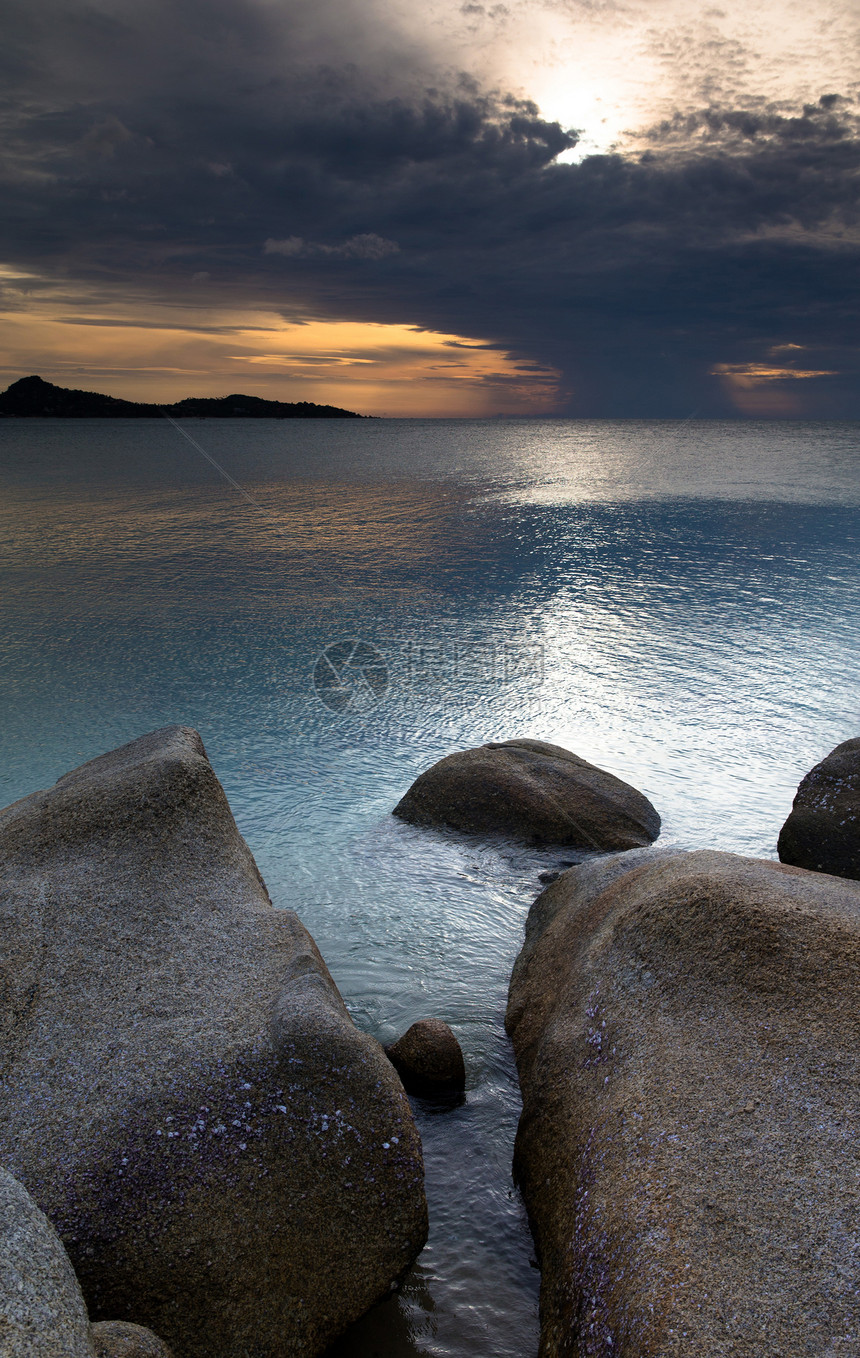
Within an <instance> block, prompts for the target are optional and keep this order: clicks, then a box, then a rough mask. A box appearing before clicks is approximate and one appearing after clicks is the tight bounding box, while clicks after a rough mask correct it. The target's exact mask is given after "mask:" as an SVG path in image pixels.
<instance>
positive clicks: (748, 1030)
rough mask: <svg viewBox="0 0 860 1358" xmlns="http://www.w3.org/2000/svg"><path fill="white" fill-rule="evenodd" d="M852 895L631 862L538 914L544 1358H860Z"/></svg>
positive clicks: (531, 1010)
mask: <svg viewBox="0 0 860 1358" xmlns="http://www.w3.org/2000/svg"><path fill="white" fill-rule="evenodd" d="M858 1012H860V887H858V886H856V885H855V884H854V883H851V882H847V881H840V880H838V879H836V878H832V877H825V876H822V875H820V874H816V873H810V872H806V871H803V870H801V869H799V868H793V867H786V866H783V865H781V864H777V863H772V862H765V861H762V860H756V859H748V858H741V857H736V856H734V855H730V854H722V853H712V852H697V853H678V854H675V853H672V852H670V851H665V850H664V851H654V850H652V851H650V852H642V851H638V852H634V853H630V854H620V855H618V856H617V857H615V858H606V859H603V860H600V861H593V862H590V863H586V864H582V865H580V866H579V867H575V868H572V869H571V870H570V871H569V872H567V873H565V875H564V876H563V877H561V878H559V879H558V881H556V882H554V883H553V884H552V885H551V886H549V887H548V888H547V890H546V891H544V892H543V893H542V895H541V896H540V897H539V898H538V900H537V901H536V902H535V905H534V906H533V907H532V911H531V913H530V916H529V922H528V928H527V935H526V942H525V946H524V948H523V951H522V953H521V955H520V957H519V959H518V961H517V964H516V967H515V970H514V974H513V978H512V982H511V989H510V997H509V1007H508V1016H507V1024H508V1030H509V1032H510V1034H511V1036H512V1038H513V1042H514V1047H515V1052H516V1059H517V1066H518V1070H519V1074H520V1081H521V1085H522V1091H523V1113H522V1118H521V1122H520V1127H519V1131H518V1136H517V1145H516V1160H515V1169H516V1174H517V1177H518V1179H519V1182H520V1184H521V1186H522V1189H523V1192H524V1195H525V1199H526V1204H527V1207H528V1211H529V1216H530V1221H531V1224H532V1229H533V1233H534V1236H535V1240H536V1244H537V1247H538V1251H539V1255H540V1259H541V1265H542V1270H543V1276H542V1292H541V1322H542V1326H541V1328H542V1340H541V1355H542V1356H543V1358H550V1355H553V1358H555V1355H565V1356H566V1358H586V1355H587V1358H610V1355H612V1358H619V1355H621V1356H622V1358H716V1356H717V1355H719V1356H720V1358H722V1355H728V1354H732V1355H736V1356H737V1358H786V1355H788V1354H801V1353H802V1354H810V1355H812V1354H815V1355H825V1354H827V1355H828V1356H829V1355H833V1356H834V1358H836V1356H837V1355H840V1356H841V1355H842V1354H846V1355H847V1354H849V1353H853V1352H855V1351H856V1336H857V1335H858V1333H860V1297H858V1293H857V1287H856V1280H857V1277H858V1268H860V1242H858V1237H857V1230H856V1202H857V1194H858V1190H860V1150H858V1142H857V1135H856V1131H857V1127H858V1126H860V1106H858V1104H860V1094H858V1091H860V1029H858V1026H857V1017H856V1016H857V1013H858Z"/></svg>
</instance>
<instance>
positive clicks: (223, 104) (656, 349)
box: [0, 0, 860, 417]
mask: <svg viewBox="0 0 860 1358" xmlns="http://www.w3.org/2000/svg"><path fill="white" fill-rule="evenodd" d="M384 17H385V16H384V14H383V12H382V11H381V10H374V9H373V8H372V7H371V6H370V5H368V4H364V5H357V6H356V7H355V8H350V6H349V5H347V4H345V3H337V4H331V5H327V4H326V3H324V0H321V3H318V4H315V5H314V6H310V5H308V4H306V3H297V2H296V3H291V4H287V5H282V6H280V7H278V8H275V7H273V6H271V5H269V6H264V5H261V4H251V3H244V4H243V3H229V4H227V3H221V4H217V3H211V2H209V3H202V0H198V2H197V3H175V4H171V5H170V6H166V5H162V6H158V5H150V6H147V7H138V8H137V9H132V8H131V7H130V6H128V7H122V6H119V5H115V6H113V7H112V8H111V10H110V11H108V10H107V9H104V8H103V9H96V8H94V7H86V6H76V5H74V4H68V3H64V4H62V5H59V6H57V7H56V9H52V8H51V7H50V6H49V5H40V6H38V7H37V9H35V10H34V9H32V8H30V9H29V10H24V9H23V8H22V9H20V10H12V11H11V13H10V14H9V18H8V21H7V42H6V45H5V47H4V49H3V52H2V56H0V74H2V77H3V83H4V88H5V90H6V94H5V97H4V101H3V104H2V108H0V118H2V128H3V133H4V137H3V142H4V148H5V149H4V153H3V159H2V175H3V180H4V189H3V206H2V209H0V210H2V223H3V236H4V250H3V256H4V257H5V259H6V261H7V262H8V263H10V264H12V265H15V266H18V267H20V268H21V269H22V270H30V271H32V272H33V273H34V274H38V275H39V276H40V277H41V278H44V277H45V276H48V277H54V278H57V279H66V280H71V281H72V283H73V284H74V285H75V286H76V288H77V290H78V292H77V296H78V299H79V300H78V305H79V306H85V303H86V298H87V296H88V295H91V296H95V295H98V296H100V297H102V298H104V297H105V296H106V295H108V294H110V293H113V295H114V296H117V295H118V296H126V297H131V298H133V297H135V296H139V297H145V296H150V297H158V296H161V297H164V296H168V297H170V298H172V299H175V300H178V299H180V298H181V297H182V296H186V295H187V296H188V298H191V297H192V296H193V300H194V302H195V304H197V305H199V303H200V290H201V288H205V289H206V290H207V292H208V293H209V294H210V295H211V296H212V297H213V298H217V299H218V300H219V301H222V302H232V303H245V302H253V303H255V304H256V303H265V304H266V305H267V306H272V307H274V308H276V309H280V310H281V311H282V312H283V313H284V315H286V316H288V317H290V318H294V317H300V316H301V315H303V314H315V315H331V316H333V317H336V318H352V319H361V320H373V321H388V322H400V323H403V322H407V323H412V324H416V325H421V326H425V327H428V328H438V329H441V330H444V331H446V332H448V333H458V334H463V335H471V336H475V337H480V338H483V339H485V340H487V341H490V342H492V343H493V344H494V345H497V346H503V347H507V348H510V349H511V350H512V351H513V352H514V353H515V354H517V355H520V356H521V357H522V358H523V359H524V360H526V361H531V360H536V361H537V362H539V363H547V364H550V365H553V366H555V367H557V368H559V369H560V370H561V371H562V372H563V374H564V376H565V380H566V381H567V382H568V384H569V387H570V397H569V407H568V408H569V409H571V410H573V411H581V412H583V413H603V414H628V413H629V414H664V413H684V414H687V413H690V412H691V411H692V410H694V409H696V410H698V411H699V412H700V413H702V414H706V413H719V412H720V411H722V410H724V409H731V407H730V406H727V405H726V404H725V402H726V400H727V397H726V395H725V388H724V387H723V386H721V385H720V382H719V380H718V379H717V378H716V377H715V376H713V375H712V370H714V369H715V368H716V367H717V366H718V365H723V367H725V366H726V365H728V366H729V367H731V366H732V365H734V366H735V367H738V366H742V365H744V364H749V363H754V362H760V361H761V360H762V359H763V358H764V357H765V355H767V354H768V353H770V351H771V350H773V349H774V348H776V347H777V346H780V345H787V344H791V345H797V346H800V347H799V348H798V349H797V350H793V349H792V350H785V351H784V353H783V357H782V359H781V360H780V363H781V365H782V366H783V367H789V368H790V367H792V366H794V367H797V368H801V369H804V370H811V369H814V370H816V371H821V370H826V371H830V370H835V371H836V372H837V373H838V376H835V377H826V378H816V379H815V380H814V382H809V381H802V382H801V381H795V382H793V383H791V384H790V385H791V386H792V387H793V388H797V389H799V388H803V393H802V394H803V396H804V398H805V401H806V406H805V408H806V409H808V411H809V413H810V414H834V415H850V416H853V417H856V416H860V395H858V382H857V372H858V359H857V349H856V326H857V316H858V302H859V301H860V298H858V274H857V264H858V255H860V225H858V206H860V203H858V199H860V176H858V170H860V139H859V138H858V126H857V118H856V109H855V108H854V106H853V105H851V104H850V103H848V102H847V101H846V100H844V99H842V98H840V97H839V96H838V94H837V93H836V92H831V91H824V92H823V97H822V98H821V100H820V101H819V102H818V103H816V104H814V105H809V106H807V107H805V108H803V109H798V110H796V111H794V112H793V113H792V114H790V115H789V114H786V113H785V111H779V110H776V109H769V108H760V107H759V108H756V109H754V110H745V109H736V108H706V109H703V110H702V111H701V112H699V113H696V114H689V113H685V114H684V115H683V116H682V115H680V114H679V115H678V117H677V118H675V119H669V120H666V121H664V122H663V123H661V124H660V125H659V126H657V127H655V128H653V129H652V130H651V132H650V134H649V136H648V143H649V145H650V150H648V151H646V152H645V154H640V155H637V156H636V157H622V156H615V155H605V156H592V157H589V158H587V159H585V160H584V161H583V162H582V163H581V164H578V165H577V164H561V165H559V164H556V163H554V162H555V158H556V157H557V156H558V155H559V154H560V153H561V152H562V151H564V150H565V149H566V148H568V147H570V146H571V145H573V143H574V140H575V138H574V137H572V136H570V135H569V134H567V133H566V132H565V131H564V130H563V129H561V128H560V127H558V126H557V125H556V124H552V123H548V122H546V121H544V120H543V119H541V117H540V116H539V114H538V111H537V109H536V108H535V107H534V106H533V105H531V104H529V103H528V102H525V101H522V100H516V99H513V98H510V97H505V96H504V95H503V94H499V93H497V92H496V93H493V92H488V91H486V90H482V89H480V88H479V87H478V86H477V85H476V83H475V82H474V81H473V80H471V79H469V78H468V77H465V76H462V75H458V74H457V73H452V72H446V71H444V70H441V69H439V67H438V63H436V64H435V65H434V63H431V62H429V60H428V59H427V58H426V57H425V56H424V55H423V54H422V52H421V51H420V49H418V48H416V47H414V46H411V45H410V44H409V42H408V40H407V39H405V38H402V39H401V38H398V37H397V36H396V34H393V32H392V31H389V30H387V29H386V27H385V23H384ZM192 279H194V280H196V281H195V282H193V283H192ZM33 286H36V285H35V284H34V285H33ZM16 288H17V290H18V294H19V296H20V294H21V292H22V290H23V291H24V292H26V285H22V284H20V283H18V284H16ZM813 393H814V394H813Z"/></svg>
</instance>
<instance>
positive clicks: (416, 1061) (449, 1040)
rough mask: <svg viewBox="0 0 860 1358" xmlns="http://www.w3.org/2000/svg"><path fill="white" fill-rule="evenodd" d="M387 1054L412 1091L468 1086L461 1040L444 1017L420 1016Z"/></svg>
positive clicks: (431, 1091) (427, 1092)
mask: <svg viewBox="0 0 860 1358" xmlns="http://www.w3.org/2000/svg"><path fill="white" fill-rule="evenodd" d="M385 1054H386V1056H387V1057H388V1059H389V1061H390V1062H391V1064H392V1065H393V1066H394V1068H395V1070H396V1071H397V1073H398V1075H399V1076H400V1078H401V1080H402V1081H403V1087H404V1089H406V1090H407V1091H408V1092H409V1093H410V1094H424V1095H430V1096H433V1095H438V1094H449V1093H455V1092H459V1091H460V1090H463V1089H465V1087H466V1066H465V1063H464V1061H463V1053H462V1051H461V1049H460V1044H459V1042H458V1041H457V1039H456V1037H455V1036H454V1034H453V1032H452V1031H451V1029H450V1028H449V1027H448V1025H447V1023H444V1022H443V1021H442V1019H437V1018H430V1019H420V1020H419V1021H418V1023H413V1024H412V1027H411V1028H408V1029H407V1031H406V1032H405V1033H404V1034H403V1036H402V1037H401V1038H400V1039H399V1040H398V1041H397V1042H395V1043H393V1044H392V1045H391V1046H390V1047H386V1048H385Z"/></svg>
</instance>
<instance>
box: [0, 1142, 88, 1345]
mask: <svg viewBox="0 0 860 1358" xmlns="http://www.w3.org/2000/svg"><path fill="white" fill-rule="evenodd" d="M0 1354H2V1355H3V1358H94V1352H93V1346H92V1344H91V1342H90V1324H89V1320H88V1318H87V1308H86V1306H85V1305H84V1299H83V1297H82V1296H81V1289H80V1287H79V1286H78V1280H77V1278H76V1277H75V1271H74V1269H73V1268H72V1265H71V1263H70V1262H69V1257H68V1255H67V1254H66V1251H65V1250H64V1249H63V1246H62V1244H61V1242H60V1239H59V1237H58V1235H57V1232H56V1231H55V1230H54V1228H53V1226H52V1225H51V1223H50V1222H49V1221H48V1220H47V1219H46V1217H45V1216H44V1215H43V1213H42V1212H40V1211H39V1209H38V1207H37V1206H36V1204H35V1203H34V1202H33V1200H32V1198H31V1197H30V1195H29V1194H28V1192H27V1190H26V1189H25V1188H24V1186H23V1184H20V1183H18V1180H17V1179H15V1178H13V1176H12V1175H11V1174H8V1173H7V1172H6V1170H5V1169H0Z"/></svg>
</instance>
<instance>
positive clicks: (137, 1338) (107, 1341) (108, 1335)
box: [90, 1320, 173, 1358]
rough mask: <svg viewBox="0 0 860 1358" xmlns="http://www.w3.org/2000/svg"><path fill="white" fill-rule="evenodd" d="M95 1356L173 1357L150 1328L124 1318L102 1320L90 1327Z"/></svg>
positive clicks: (116, 1357)
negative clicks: (133, 1323)
mask: <svg viewBox="0 0 860 1358" xmlns="http://www.w3.org/2000/svg"><path fill="white" fill-rule="evenodd" d="M90 1336H91V1338H92V1343H93V1349H94V1350H95V1358H173V1355H172V1353H171V1352H170V1349H169V1348H168V1347H167V1345H166V1344H163V1343H162V1342H161V1340H160V1339H159V1338H158V1336H157V1335H155V1334H153V1333H152V1330H146V1329H144V1327H143V1326H142V1325H132V1324H131V1323H130V1322H128V1321H124V1320H102V1321H98V1322H97V1323H96V1324H95V1325H93V1326H91V1327H90Z"/></svg>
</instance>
